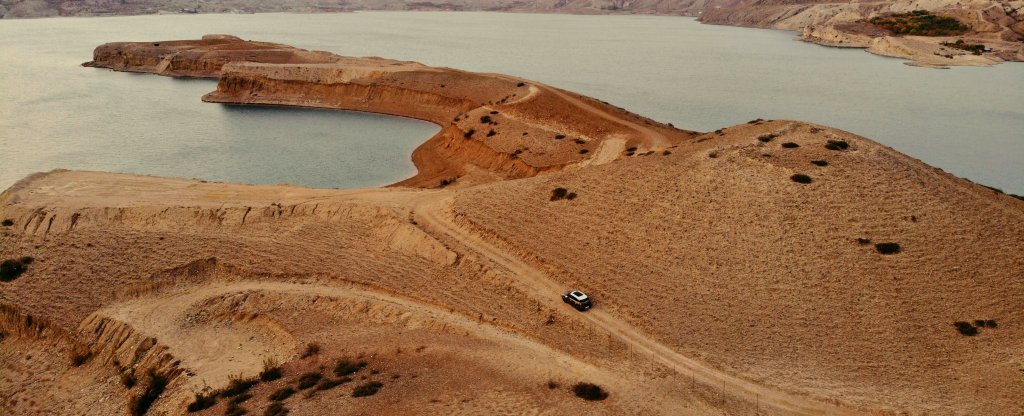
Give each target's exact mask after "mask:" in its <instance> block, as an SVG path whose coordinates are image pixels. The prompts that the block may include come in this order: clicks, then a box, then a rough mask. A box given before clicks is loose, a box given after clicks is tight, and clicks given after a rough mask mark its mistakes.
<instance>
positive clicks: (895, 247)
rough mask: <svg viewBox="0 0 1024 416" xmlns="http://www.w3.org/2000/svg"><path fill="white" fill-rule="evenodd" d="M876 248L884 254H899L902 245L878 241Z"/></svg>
mask: <svg viewBox="0 0 1024 416" xmlns="http://www.w3.org/2000/svg"><path fill="white" fill-rule="evenodd" d="M875 250H878V252H879V253H882V254H897V253H899V252H900V245H899V243H878V244H875Z"/></svg>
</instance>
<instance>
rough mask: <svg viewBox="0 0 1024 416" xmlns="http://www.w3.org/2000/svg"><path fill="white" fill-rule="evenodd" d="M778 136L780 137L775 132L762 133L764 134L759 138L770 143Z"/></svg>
mask: <svg viewBox="0 0 1024 416" xmlns="http://www.w3.org/2000/svg"><path fill="white" fill-rule="evenodd" d="M776 137H779V135H778V134H775V133H772V134H765V135H762V136H757V140H758V141H760V142H762V143H768V142H770V141H772V139H774V138H776Z"/></svg>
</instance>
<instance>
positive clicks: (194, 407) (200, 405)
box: [185, 391, 217, 413]
mask: <svg viewBox="0 0 1024 416" xmlns="http://www.w3.org/2000/svg"><path fill="white" fill-rule="evenodd" d="M216 404H217V392H215V391H214V392H208V393H196V395H195V398H193V399H192V403H189V404H188V407H187V408H186V409H185V410H188V412H189V413H194V412H198V411H200V410H206V409H209V408H211V407H213V406H214V405H216Z"/></svg>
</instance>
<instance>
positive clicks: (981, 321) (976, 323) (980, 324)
mask: <svg viewBox="0 0 1024 416" xmlns="http://www.w3.org/2000/svg"><path fill="white" fill-rule="evenodd" d="M974 326H976V327H978V328H984V327H985V320H984V319H975V320H974Z"/></svg>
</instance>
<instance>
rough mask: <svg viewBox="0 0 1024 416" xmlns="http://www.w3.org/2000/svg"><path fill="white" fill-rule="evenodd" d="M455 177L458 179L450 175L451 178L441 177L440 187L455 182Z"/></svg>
mask: <svg viewBox="0 0 1024 416" xmlns="http://www.w3.org/2000/svg"><path fill="white" fill-rule="evenodd" d="M456 179H458V178H456V177H451V178H444V179H441V187H442V188H444V187H446V186H448V185H451V184H453V183H455V180H456Z"/></svg>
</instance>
